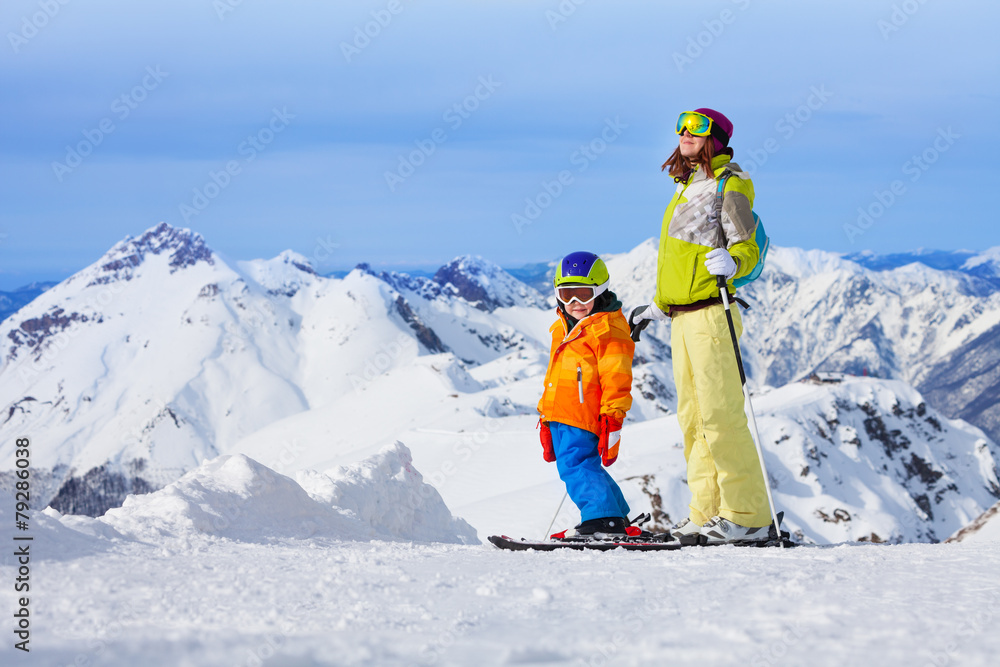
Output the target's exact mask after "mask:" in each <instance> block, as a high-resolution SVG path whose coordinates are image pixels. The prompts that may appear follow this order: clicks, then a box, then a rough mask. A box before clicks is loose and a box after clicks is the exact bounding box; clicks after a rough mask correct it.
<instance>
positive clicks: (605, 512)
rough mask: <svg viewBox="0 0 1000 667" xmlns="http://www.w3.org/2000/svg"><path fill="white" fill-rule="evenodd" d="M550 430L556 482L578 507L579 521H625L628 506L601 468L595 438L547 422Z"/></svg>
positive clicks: (577, 430) (613, 481)
mask: <svg viewBox="0 0 1000 667" xmlns="http://www.w3.org/2000/svg"><path fill="white" fill-rule="evenodd" d="M549 429H550V430H551V431H552V449H553V450H554V451H555V454H556V468H558V470H559V479H561V480H562V481H563V482H564V483H565V484H566V492H567V493H568V494H569V497H570V500H572V501H573V503H575V504H576V506H577V508H579V510H580V520H581V521H589V520H590V519H603V518H605V517H623V518H626V519H627V518H628V514H629V506H628V503H627V502H625V497H624V496H622V490H621V489H620V488H618V484H617V483H615V480H613V479H612V478H611V475H609V474H608V471H607V470H605V469H604V467H603V466H602V465H601V455H600V454H599V453H598V451H597V435H596V434H594V433H591V432H590V431H584V430H583V429H582V428H577V427H575V426H569V425H567V424H560V423H559V422H549Z"/></svg>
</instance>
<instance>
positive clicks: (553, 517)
mask: <svg viewBox="0 0 1000 667" xmlns="http://www.w3.org/2000/svg"><path fill="white" fill-rule="evenodd" d="M568 495H569V491H566V492H565V493H563V497H562V500H560V501H559V507H557V508H556V513H555V514H553V515H552V521H550V522H549V529H548V530H546V531H545V535H543V536H542V539H543V540H547V539H549V535H551V534H552V532H551V531H552V526H554V525H555V524H556V517H557V516H559V511H560V510H561V509H562V506H563V503H564V502H566V496H568Z"/></svg>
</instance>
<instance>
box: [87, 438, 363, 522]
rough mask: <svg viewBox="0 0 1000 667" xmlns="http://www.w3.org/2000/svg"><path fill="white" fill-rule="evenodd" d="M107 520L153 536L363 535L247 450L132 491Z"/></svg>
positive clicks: (106, 515) (104, 517) (292, 481)
mask: <svg viewBox="0 0 1000 667" xmlns="http://www.w3.org/2000/svg"><path fill="white" fill-rule="evenodd" d="M101 521H103V522H105V523H107V524H109V525H110V526H111V527H112V528H114V529H115V530H117V531H118V532H119V533H121V534H122V535H125V536H127V537H132V538H135V539H142V540H153V541H156V540H158V539H159V538H161V537H169V538H182V539H183V538H192V537H195V536H204V535H209V536H215V537H225V538H229V539H234V540H239V541H249V542H256V541H260V540H262V539H264V540H266V539H268V538H305V537H312V536H321V535H325V536H330V537H344V538H350V537H361V536H362V533H361V531H360V530H359V526H357V525H354V524H353V522H352V521H350V520H349V519H348V518H347V517H343V516H340V515H338V514H337V513H336V512H335V511H334V510H332V509H331V508H328V507H323V506H322V505H320V504H319V503H317V502H316V501H314V500H313V499H312V498H310V497H309V494H307V493H306V492H305V491H304V490H303V489H302V487H300V486H299V485H298V484H296V483H295V481H294V480H292V479H290V478H288V477H285V476H284V475H281V474H279V473H277V472H275V471H273V470H271V469H270V468H268V467H266V466H264V465H262V464H260V463H258V462H257V461H254V460H253V459H251V458H249V457H247V456H243V455H242V454H234V455H228V456H220V457H218V458H215V459H212V460H211V461H207V462H205V463H203V464H202V465H201V466H199V467H198V468H197V469H195V470H192V471H191V472H189V473H187V474H186V475H184V476H183V477H181V478H180V479H179V480H177V481H176V482H174V483H172V484H169V485H167V486H166V487H164V488H163V489H161V490H159V491H156V492H155V493H150V494H145V495H138V496H135V495H133V496H129V497H128V498H126V499H125V503H124V504H123V505H122V506H121V507H120V508H116V509H112V510H109V511H108V512H107V513H106V514H105V515H104V516H103V517H102V518H101Z"/></svg>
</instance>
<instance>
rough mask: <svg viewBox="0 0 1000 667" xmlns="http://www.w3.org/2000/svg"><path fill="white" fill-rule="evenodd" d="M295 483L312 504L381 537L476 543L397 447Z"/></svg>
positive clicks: (473, 532) (407, 454)
mask: <svg viewBox="0 0 1000 667" xmlns="http://www.w3.org/2000/svg"><path fill="white" fill-rule="evenodd" d="M296 479H297V481H298V482H299V484H301V485H302V487H303V488H304V489H306V490H307V491H308V492H309V495H310V496H312V497H313V498H314V499H315V500H316V501H318V502H320V503H323V504H324V505H331V506H333V507H335V508H339V509H341V510H345V511H347V512H348V513H350V515H351V516H353V517H354V518H356V519H357V520H358V521H360V522H362V523H363V524H365V525H368V526H371V527H372V528H374V529H375V530H376V531H378V532H379V533H380V534H382V535H386V536H392V537H395V538H400V539H405V540H415V541H419V542H450V543H454V544H479V539H478V537H477V534H476V530H475V529H474V528H473V527H472V526H470V525H469V524H468V523H466V522H465V521H464V520H462V519H459V518H456V517H453V516H452V515H451V512H450V511H449V510H448V507H447V506H446V505H445V503H444V500H443V499H442V498H441V495H440V494H439V493H438V491H437V489H435V488H434V487H433V486H431V485H429V484H426V483H425V482H424V481H423V476H422V475H421V474H420V473H419V472H418V471H417V469H416V468H414V467H413V457H412V455H411V454H410V450H409V449H407V447H406V446H405V445H404V444H403V443H401V442H396V443H395V444H393V445H389V446H387V447H384V448H383V449H382V450H381V451H380V452H379V453H378V454H376V455H375V456H372V457H371V458H369V459H367V460H365V461H362V462H361V463H359V464H357V465H354V466H351V467H343V466H341V467H337V468H334V469H332V470H328V471H326V472H325V473H320V472H316V471H314V470H306V471H301V472H299V473H298V474H297V475H296Z"/></svg>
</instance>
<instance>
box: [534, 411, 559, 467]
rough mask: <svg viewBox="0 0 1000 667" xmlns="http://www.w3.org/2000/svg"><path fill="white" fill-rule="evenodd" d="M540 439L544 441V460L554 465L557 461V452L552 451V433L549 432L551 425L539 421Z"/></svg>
mask: <svg viewBox="0 0 1000 667" xmlns="http://www.w3.org/2000/svg"><path fill="white" fill-rule="evenodd" d="M538 428H539V429H540V430H539V432H538V439H539V440H541V441H542V458H543V459H545V460H546V461H548V462H549V463H552V462H553V461H555V460H556V452H555V450H554V449H552V431H550V430H549V423H548V422H543V421H542V420H541V419H539V420H538Z"/></svg>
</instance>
